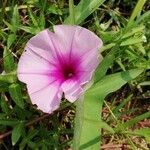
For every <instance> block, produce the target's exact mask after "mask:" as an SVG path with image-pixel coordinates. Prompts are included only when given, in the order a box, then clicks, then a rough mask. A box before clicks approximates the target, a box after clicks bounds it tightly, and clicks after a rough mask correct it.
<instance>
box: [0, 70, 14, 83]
mask: <svg viewBox="0 0 150 150" xmlns="http://www.w3.org/2000/svg"><path fill="white" fill-rule="evenodd" d="M16 81H17V77H16V74H15V73H13V72H12V73H8V74H1V75H0V86H2V85H3V83H14V82H16Z"/></svg>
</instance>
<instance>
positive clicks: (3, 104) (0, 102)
mask: <svg viewBox="0 0 150 150" xmlns="http://www.w3.org/2000/svg"><path fill="white" fill-rule="evenodd" d="M0 105H1V109H2V111H3V112H4V113H6V114H8V113H9V112H10V108H9V106H8V102H7V101H6V100H5V97H4V95H2V96H1V100H0Z"/></svg>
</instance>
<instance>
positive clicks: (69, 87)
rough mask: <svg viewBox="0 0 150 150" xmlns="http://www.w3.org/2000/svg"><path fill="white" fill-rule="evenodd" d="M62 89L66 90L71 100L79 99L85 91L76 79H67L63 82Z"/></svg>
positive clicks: (68, 98)
mask: <svg viewBox="0 0 150 150" xmlns="http://www.w3.org/2000/svg"><path fill="white" fill-rule="evenodd" d="M61 89H62V91H63V92H64V95H65V98H66V99H67V100H68V101H70V102H74V101H75V100H77V99H78V98H79V97H80V96H81V94H82V93H83V89H82V88H81V86H80V84H79V83H78V82H77V81H76V80H75V79H68V80H66V81H65V82H64V83H62V85H61Z"/></svg>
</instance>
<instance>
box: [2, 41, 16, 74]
mask: <svg viewBox="0 0 150 150" xmlns="http://www.w3.org/2000/svg"><path fill="white" fill-rule="evenodd" d="M9 44H10V43H9ZM3 60H4V70H5V72H6V73H9V72H11V71H14V70H15V69H16V64H15V61H14V58H13V55H12V52H11V51H10V50H9V49H8V48H7V47H4V53H3Z"/></svg>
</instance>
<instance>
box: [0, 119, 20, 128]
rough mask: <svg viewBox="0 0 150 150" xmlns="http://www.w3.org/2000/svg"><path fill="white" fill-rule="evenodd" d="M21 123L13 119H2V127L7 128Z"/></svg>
mask: <svg viewBox="0 0 150 150" xmlns="http://www.w3.org/2000/svg"><path fill="white" fill-rule="evenodd" d="M18 123H19V121H18V120H14V119H13V120H12V119H0V125H5V126H14V125H17V124H18Z"/></svg>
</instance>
